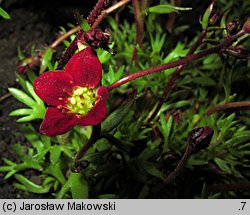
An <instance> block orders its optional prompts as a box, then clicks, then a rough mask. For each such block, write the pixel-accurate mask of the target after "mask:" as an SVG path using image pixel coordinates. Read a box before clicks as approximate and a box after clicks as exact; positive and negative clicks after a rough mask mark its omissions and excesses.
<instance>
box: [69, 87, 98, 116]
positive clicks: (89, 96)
mask: <svg viewBox="0 0 250 215" xmlns="http://www.w3.org/2000/svg"><path fill="white" fill-rule="evenodd" d="M95 93H96V92H95V90H94V89H89V88H85V87H77V88H76V89H75V90H74V92H73V95H72V96H71V97H69V98H68V101H67V109H68V110H69V111H68V113H74V114H77V115H79V117H81V116H83V115H86V114H87V113H88V112H89V111H90V110H91V109H92V108H93V107H94V105H95V101H96V97H95Z"/></svg>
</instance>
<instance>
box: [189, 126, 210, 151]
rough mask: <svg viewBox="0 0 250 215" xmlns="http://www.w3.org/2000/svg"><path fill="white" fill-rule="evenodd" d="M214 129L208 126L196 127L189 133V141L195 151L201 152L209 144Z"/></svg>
mask: <svg viewBox="0 0 250 215" xmlns="http://www.w3.org/2000/svg"><path fill="white" fill-rule="evenodd" d="M212 136H213V130H212V129H211V128H209V127H208V126H205V127H201V128H195V129H193V130H192V131H191V132H189V134H188V143H189V146H190V147H192V150H193V152H199V151H200V150H202V149H205V148H207V147H208V146H209V144H210V141H211V138H212Z"/></svg>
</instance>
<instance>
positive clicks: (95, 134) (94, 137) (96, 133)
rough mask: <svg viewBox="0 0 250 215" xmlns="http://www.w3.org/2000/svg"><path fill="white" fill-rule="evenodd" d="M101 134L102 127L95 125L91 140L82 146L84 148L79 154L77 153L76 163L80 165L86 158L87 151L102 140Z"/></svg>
mask: <svg viewBox="0 0 250 215" xmlns="http://www.w3.org/2000/svg"><path fill="white" fill-rule="evenodd" d="M100 132H101V125H100V124H98V125H94V126H93V130H92V134H91V137H90V139H89V140H88V142H87V143H86V144H85V145H83V146H82V148H81V149H80V150H79V152H78V153H77V155H76V157H75V160H74V163H75V164H76V163H78V162H79V161H80V159H81V158H82V157H83V156H84V154H85V153H86V152H87V150H88V149H89V148H90V147H91V146H92V145H93V144H95V142H96V141H97V140H98V139H99V138H100Z"/></svg>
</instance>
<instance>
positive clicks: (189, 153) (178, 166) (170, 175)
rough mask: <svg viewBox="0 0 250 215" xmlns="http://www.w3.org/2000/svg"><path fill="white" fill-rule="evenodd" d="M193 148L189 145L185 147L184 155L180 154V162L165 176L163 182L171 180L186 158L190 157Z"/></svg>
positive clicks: (167, 182) (179, 170)
mask: <svg viewBox="0 0 250 215" xmlns="http://www.w3.org/2000/svg"><path fill="white" fill-rule="evenodd" d="M192 152H193V150H192V148H191V147H189V146H188V147H187V149H186V151H185V153H184V155H183V156H182V158H181V160H180V162H179V163H178V165H177V167H176V168H175V170H174V171H173V172H171V173H170V174H169V175H168V176H167V178H165V179H164V182H165V183H166V184H169V183H170V182H172V181H173V180H174V179H175V178H176V177H177V176H178V175H179V174H180V173H181V171H182V170H183V168H184V167H185V165H186V163H187V161H188V158H189V157H190V155H191V154H192Z"/></svg>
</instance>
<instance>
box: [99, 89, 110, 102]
mask: <svg viewBox="0 0 250 215" xmlns="http://www.w3.org/2000/svg"><path fill="white" fill-rule="evenodd" d="M97 95H98V96H99V97H100V99H101V100H106V99H107V98H108V95H109V92H108V89H107V88H106V87H102V86H101V87H99V88H98V89H97Z"/></svg>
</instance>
